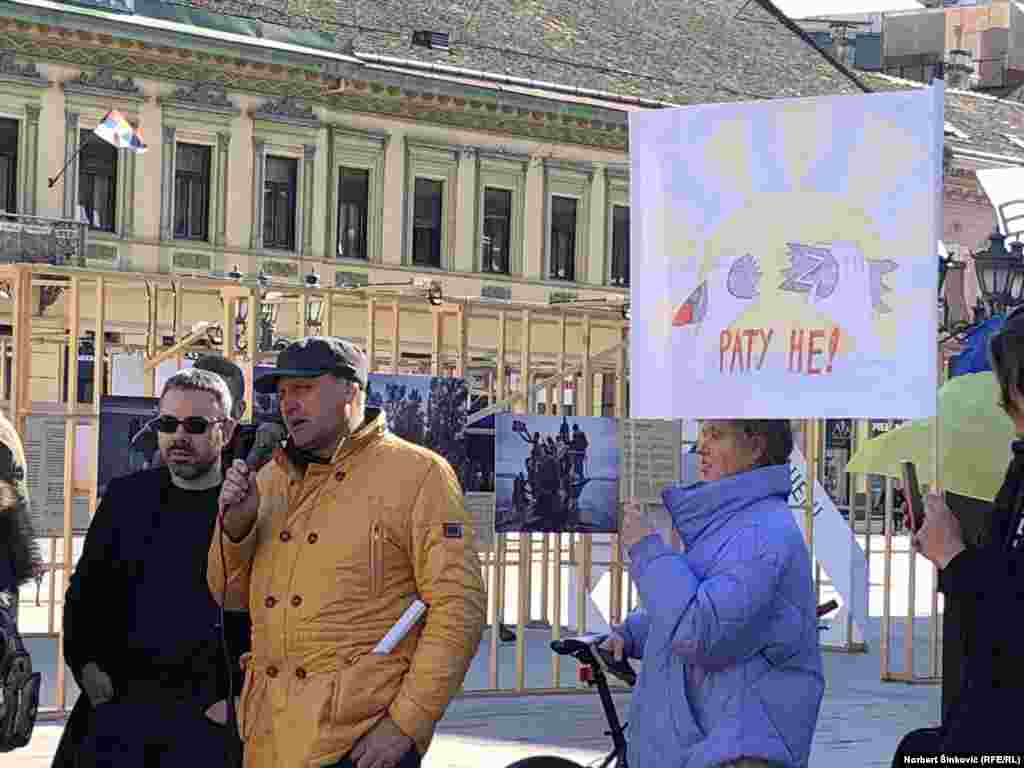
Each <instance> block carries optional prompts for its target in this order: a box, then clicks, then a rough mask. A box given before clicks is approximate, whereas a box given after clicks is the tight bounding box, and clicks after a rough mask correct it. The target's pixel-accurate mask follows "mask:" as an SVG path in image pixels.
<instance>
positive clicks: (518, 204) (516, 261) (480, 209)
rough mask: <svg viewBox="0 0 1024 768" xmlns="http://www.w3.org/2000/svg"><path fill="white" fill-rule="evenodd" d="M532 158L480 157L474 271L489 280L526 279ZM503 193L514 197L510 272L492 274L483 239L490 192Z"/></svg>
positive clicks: (492, 154)
mask: <svg viewBox="0 0 1024 768" xmlns="http://www.w3.org/2000/svg"><path fill="white" fill-rule="evenodd" d="M529 162H530V157H529V156H528V155H512V154H509V153H497V152H494V151H488V150H483V149H481V150H478V153H477V169H476V170H477V174H476V175H477V183H476V226H475V234H476V238H475V240H474V248H473V262H472V263H473V267H472V268H473V270H474V271H475V272H477V273H480V274H484V275H488V276H501V275H502V274H505V275H506V276H510V277H522V276H523V273H524V270H525V267H524V264H523V260H524V244H525V235H524V233H525V229H526V212H525V209H526V174H527V168H528V166H529ZM488 188H492V189H501V190H505V191H507V192H511V193H512V199H511V208H510V211H509V216H510V223H509V254H508V271H507V272H505V273H501V272H490V271H487V270H486V269H484V264H483V238H484V226H485V223H486V222H485V213H486V206H485V203H486V199H485V198H486V190H487V189H488Z"/></svg>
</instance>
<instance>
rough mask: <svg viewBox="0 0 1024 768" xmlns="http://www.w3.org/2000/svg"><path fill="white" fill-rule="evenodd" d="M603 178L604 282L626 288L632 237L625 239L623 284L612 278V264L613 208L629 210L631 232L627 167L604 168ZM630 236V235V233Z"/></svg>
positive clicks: (630, 260) (630, 268)
mask: <svg viewBox="0 0 1024 768" xmlns="http://www.w3.org/2000/svg"><path fill="white" fill-rule="evenodd" d="M605 180H606V194H605V199H606V209H605V216H606V222H607V223H606V227H605V238H606V241H605V242H606V243H607V245H606V246H605V268H604V283H605V285H608V286H610V287H613V288H628V287H629V285H630V282H631V280H632V266H633V265H632V258H633V254H632V239H628V240H627V266H626V274H627V276H628V279H627V281H626V283H625V284H624V285H619V284H617V283H616V282H615V280H614V277H615V275H614V271H613V268H614V265H615V208H616V207H623V208H626V209H628V210H629V217H630V223H629V226H630V228H631V229H630V232H632V226H633V220H632V217H633V211H632V206H631V205H630V202H631V201H630V191H629V169H628V166H627V167H622V166H616V167H614V168H611V167H609V168H607V169H605ZM629 237H630V238H631V237H632V235H631V234H630V235H629Z"/></svg>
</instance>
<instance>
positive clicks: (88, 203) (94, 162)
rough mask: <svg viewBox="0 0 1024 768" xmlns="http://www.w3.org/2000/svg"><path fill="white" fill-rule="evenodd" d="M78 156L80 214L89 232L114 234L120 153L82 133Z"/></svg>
mask: <svg viewBox="0 0 1024 768" xmlns="http://www.w3.org/2000/svg"><path fill="white" fill-rule="evenodd" d="M79 141H80V142H82V145H83V146H82V152H81V154H80V155H79V156H78V212H79V215H80V217H81V218H83V219H84V220H85V221H87V222H89V228H90V229H96V230H99V231H100V232H113V231H114V204H115V201H116V197H117V150H116V149H115V148H114V147H113V146H111V145H110V144H108V143H107V142H105V141H103V139H100V138H98V137H97V136H95V135H94V134H93V132H92V131H82V132H81V136H80V137H79Z"/></svg>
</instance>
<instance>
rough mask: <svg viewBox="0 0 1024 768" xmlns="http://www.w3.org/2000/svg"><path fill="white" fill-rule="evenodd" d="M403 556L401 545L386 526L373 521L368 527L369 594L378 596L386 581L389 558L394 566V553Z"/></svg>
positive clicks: (391, 565) (382, 590)
mask: <svg viewBox="0 0 1024 768" xmlns="http://www.w3.org/2000/svg"><path fill="white" fill-rule="evenodd" d="M398 553H401V554H402V555H403V556H404V550H403V549H402V547H401V545H399V544H398V542H397V541H395V539H394V537H393V536H392V535H391V533H390V532H389V531H388V529H387V526H385V525H384V524H383V523H381V522H379V521H374V523H373V525H372V526H371V527H370V596H371V597H380V596H381V594H382V593H383V592H384V587H385V582H386V581H387V575H388V568H389V562H388V561H389V560H390V561H391V562H390V567H394V566H395V565H396V563H395V556H396V554H398Z"/></svg>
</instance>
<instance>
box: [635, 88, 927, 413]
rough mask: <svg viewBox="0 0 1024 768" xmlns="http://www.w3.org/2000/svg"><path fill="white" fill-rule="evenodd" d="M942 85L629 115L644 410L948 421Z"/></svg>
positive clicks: (638, 409)
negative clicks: (938, 355)
mask: <svg viewBox="0 0 1024 768" xmlns="http://www.w3.org/2000/svg"><path fill="white" fill-rule="evenodd" d="M942 97H943V91H942V85H941V81H938V83H937V84H936V85H935V86H931V87H924V88H917V89H913V90H908V91H900V92H890V93H876V94H867V95H863V96H835V97H824V98H815V99H795V100H773V101H759V102H753V103H742V104H735V103H730V104H715V105H702V106H694V107H684V108H678V109H661V110H645V111H641V112H634V113H631V114H630V117H629V120H630V126H629V130H630V163H631V174H632V177H633V178H634V179H643V183H642V184H640V183H637V184H633V185H631V188H630V189H631V206H632V208H631V210H632V214H631V215H632V217H633V225H632V228H631V237H632V240H631V254H632V259H633V265H634V266H633V271H632V274H633V275H634V277H633V280H632V288H631V306H632V321H631V333H630V344H629V353H630V371H631V379H630V383H631V386H630V393H631V401H630V414H631V415H632V416H633V417H634V418H683V419H707V418H796V419H808V418H866V417H875V418H887V417H893V418H926V417H928V416H931V415H932V414H933V413H934V410H935V390H936V386H937V384H936V364H935V334H936V321H937V317H936V315H937V313H936V311H935V286H936V280H937V275H936V270H937V266H936V261H935V252H936V245H935V244H936V242H937V241H938V239H939V236H940V232H941V229H940V221H939V217H940V205H939V201H940V181H941V177H942V125H943V103H942Z"/></svg>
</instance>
